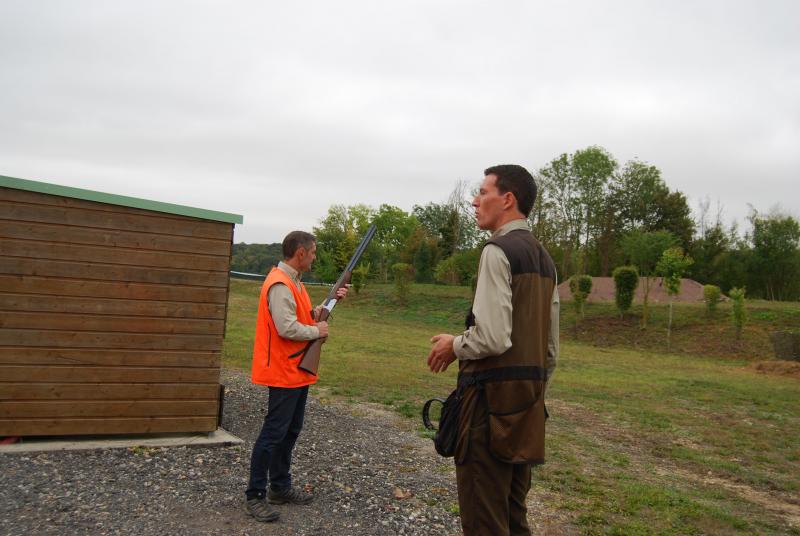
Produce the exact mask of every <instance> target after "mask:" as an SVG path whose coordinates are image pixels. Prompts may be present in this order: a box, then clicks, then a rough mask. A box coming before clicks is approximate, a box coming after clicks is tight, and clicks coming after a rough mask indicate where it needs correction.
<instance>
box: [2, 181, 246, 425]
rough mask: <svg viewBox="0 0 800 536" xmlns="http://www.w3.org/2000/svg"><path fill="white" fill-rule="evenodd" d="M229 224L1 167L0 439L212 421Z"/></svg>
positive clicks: (226, 218) (215, 215)
mask: <svg viewBox="0 0 800 536" xmlns="http://www.w3.org/2000/svg"><path fill="white" fill-rule="evenodd" d="M236 223H242V217H241V216H239V215H236V214H227V213H224V212H216V211H211V210H202V209H197V208H192V207H185V206H180V205H173V204H169V203H160V202H156V201H148V200H144V199H136V198H132V197H125V196H119V195H112V194H106V193H101V192H94V191H90V190H83V189H78V188H69V187H65V186H59V185H55V184H48V183H44V182H37V181H29V180H24V179H15V178H11V177H4V176H0V436H31V435H80V434H131V433H151V432H210V431H213V430H215V429H216V428H217V425H218V417H219V413H220V406H221V389H220V386H219V372H220V361H221V352H222V340H223V337H224V334H225V316H226V310H227V297H228V270H229V268H230V257H231V245H232V241H233V228H234V224H236Z"/></svg>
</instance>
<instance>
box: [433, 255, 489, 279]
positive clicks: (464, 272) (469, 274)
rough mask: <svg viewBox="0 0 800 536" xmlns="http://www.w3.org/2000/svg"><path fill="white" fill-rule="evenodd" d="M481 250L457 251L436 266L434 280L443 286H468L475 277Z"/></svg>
mask: <svg viewBox="0 0 800 536" xmlns="http://www.w3.org/2000/svg"><path fill="white" fill-rule="evenodd" d="M480 257H481V250H480V249H469V250H467V251H459V252H458V253H454V254H453V255H451V256H450V257H448V258H446V259H444V260H443V261H441V262H439V264H437V265H436V269H435V270H434V278H435V279H436V282H437V283H444V284H445V285H468V284H470V282H471V281H472V278H473V277H474V276H476V275H477V272H478V262H479V261H480Z"/></svg>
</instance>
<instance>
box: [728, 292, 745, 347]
mask: <svg viewBox="0 0 800 536" xmlns="http://www.w3.org/2000/svg"><path fill="white" fill-rule="evenodd" d="M728 296H729V297H730V299H731V301H733V309H732V310H731V318H732V320H733V327H734V328H736V340H737V341H738V340H739V339H741V338H742V328H743V327H744V325H745V324H746V323H747V311H746V310H745V308H744V288H732V289H731V290H730V291H729V292H728Z"/></svg>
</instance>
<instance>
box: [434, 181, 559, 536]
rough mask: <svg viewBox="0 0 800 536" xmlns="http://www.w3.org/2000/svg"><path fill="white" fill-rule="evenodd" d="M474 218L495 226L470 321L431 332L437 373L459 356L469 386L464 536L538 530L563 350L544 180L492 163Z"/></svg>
mask: <svg viewBox="0 0 800 536" xmlns="http://www.w3.org/2000/svg"><path fill="white" fill-rule="evenodd" d="M484 174H485V175H486V176H485V178H484V181H483V183H482V184H481V187H480V191H479V192H478V194H477V195H476V196H475V199H474V200H473V202H472V206H473V207H475V218H476V219H477V223H478V226H479V227H480V228H481V229H484V230H487V231H491V233H492V236H491V238H490V239H489V240H488V241H487V243H486V246H485V247H484V249H483V252H482V253H481V260H480V265H479V268H478V282H477V287H476V289H475V298H474V300H473V303H472V309H471V310H470V312H469V315H468V316H467V329H466V331H464V333H463V334H461V335H458V336H453V335H447V334H439V335H436V336H434V337H433V338H432V339H431V342H432V343H433V349H432V350H431V353H430V355H429V356H428V366H429V367H430V369H431V371H432V372H441V371H443V370H445V369H447V367H448V365H449V364H450V363H452V362H453V361H455V360H456V359H458V366H459V373H458V386H459V388H461V389H462V397H463V398H462V405H461V413H460V417H459V427H458V441H457V445H456V452H455V462H456V479H457V482H458V503H459V507H460V512H461V525H462V527H463V529H464V535H465V536H471V535H492V536H501V535H509V534H510V535H523V534H530V529H529V528H528V521H527V507H526V504H525V498H526V496H527V494H528V490H529V489H530V483H531V465H536V464H541V463H544V433H545V427H544V424H545V418H546V414H547V413H546V410H545V407H544V395H545V388H546V386H547V381H548V380H549V378H550V376H551V375H552V373H553V369H554V368H555V365H556V359H557V357H558V309H559V302H558V291H557V289H556V269H555V265H554V264H553V260H552V259H551V258H550V255H549V254H548V253H547V251H546V250H545V249H544V247H542V245H541V244H540V243H539V242H538V241H537V240H536V239H535V238H534V237H533V236H532V235H531V232H530V230H529V228H528V224H527V217H528V215H529V214H530V211H531V209H532V208H533V203H534V201H535V200H536V183H535V182H534V180H533V177H532V176H531V175H530V173H528V171H527V170H526V169H525V168H523V167H521V166H516V165H501V166H494V167H491V168H489V169H487V170H486V171H485V172H484Z"/></svg>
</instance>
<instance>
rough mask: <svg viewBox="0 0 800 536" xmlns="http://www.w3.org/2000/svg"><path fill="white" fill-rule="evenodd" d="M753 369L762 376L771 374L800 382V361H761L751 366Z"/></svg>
mask: <svg viewBox="0 0 800 536" xmlns="http://www.w3.org/2000/svg"><path fill="white" fill-rule="evenodd" d="M749 368H751V369H753V370H755V371H756V372H758V373H760V374H770V375H773V376H789V377H791V378H797V379H798V380H800V361H781V360H778V359H775V360H771V361H759V362H758V363H753V364H752V365H750V367H749Z"/></svg>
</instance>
